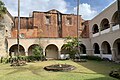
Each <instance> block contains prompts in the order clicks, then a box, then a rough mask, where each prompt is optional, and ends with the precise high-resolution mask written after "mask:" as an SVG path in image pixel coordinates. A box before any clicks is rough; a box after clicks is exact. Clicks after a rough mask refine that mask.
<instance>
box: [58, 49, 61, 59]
mask: <svg viewBox="0 0 120 80" xmlns="http://www.w3.org/2000/svg"><path fill="white" fill-rule="evenodd" d="M60 56H61V51H60V50H59V51H58V59H61V57H60Z"/></svg>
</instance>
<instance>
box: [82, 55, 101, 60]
mask: <svg viewBox="0 0 120 80" xmlns="http://www.w3.org/2000/svg"><path fill="white" fill-rule="evenodd" d="M80 59H87V60H96V61H102V59H101V58H100V57H98V56H80Z"/></svg>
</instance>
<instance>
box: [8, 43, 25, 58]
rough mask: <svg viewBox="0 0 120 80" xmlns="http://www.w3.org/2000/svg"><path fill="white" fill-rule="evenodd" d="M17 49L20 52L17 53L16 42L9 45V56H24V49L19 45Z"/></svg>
mask: <svg viewBox="0 0 120 80" xmlns="http://www.w3.org/2000/svg"><path fill="white" fill-rule="evenodd" d="M19 51H20V53H19V54H18V44H15V45H13V46H11V47H10V49H9V55H10V56H25V49H24V47H23V46H21V45H19Z"/></svg>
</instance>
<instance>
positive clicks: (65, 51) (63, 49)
mask: <svg viewBox="0 0 120 80" xmlns="http://www.w3.org/2000/svg"><path fill="white" fill-rule="evenodd" d="M64 47H65V44H63V46H62V47H61V54H68V53H69V51H68V50H67V49H65V48H64Z"/></svg>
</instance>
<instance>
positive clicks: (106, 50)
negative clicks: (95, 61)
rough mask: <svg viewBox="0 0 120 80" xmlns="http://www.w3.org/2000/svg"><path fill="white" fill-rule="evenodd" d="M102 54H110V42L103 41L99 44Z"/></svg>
mask: <svg viewBox="0 0 120 80" xmlns="http://www.w3.org/2000/svg"><path fill="white" fill-rule="evenodd" d="M101 48H102V50H103V54H112V53H111V47H110V44H109V43H108V42H107V41H104V42H103V43H102V45H101Z"/></svg>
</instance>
